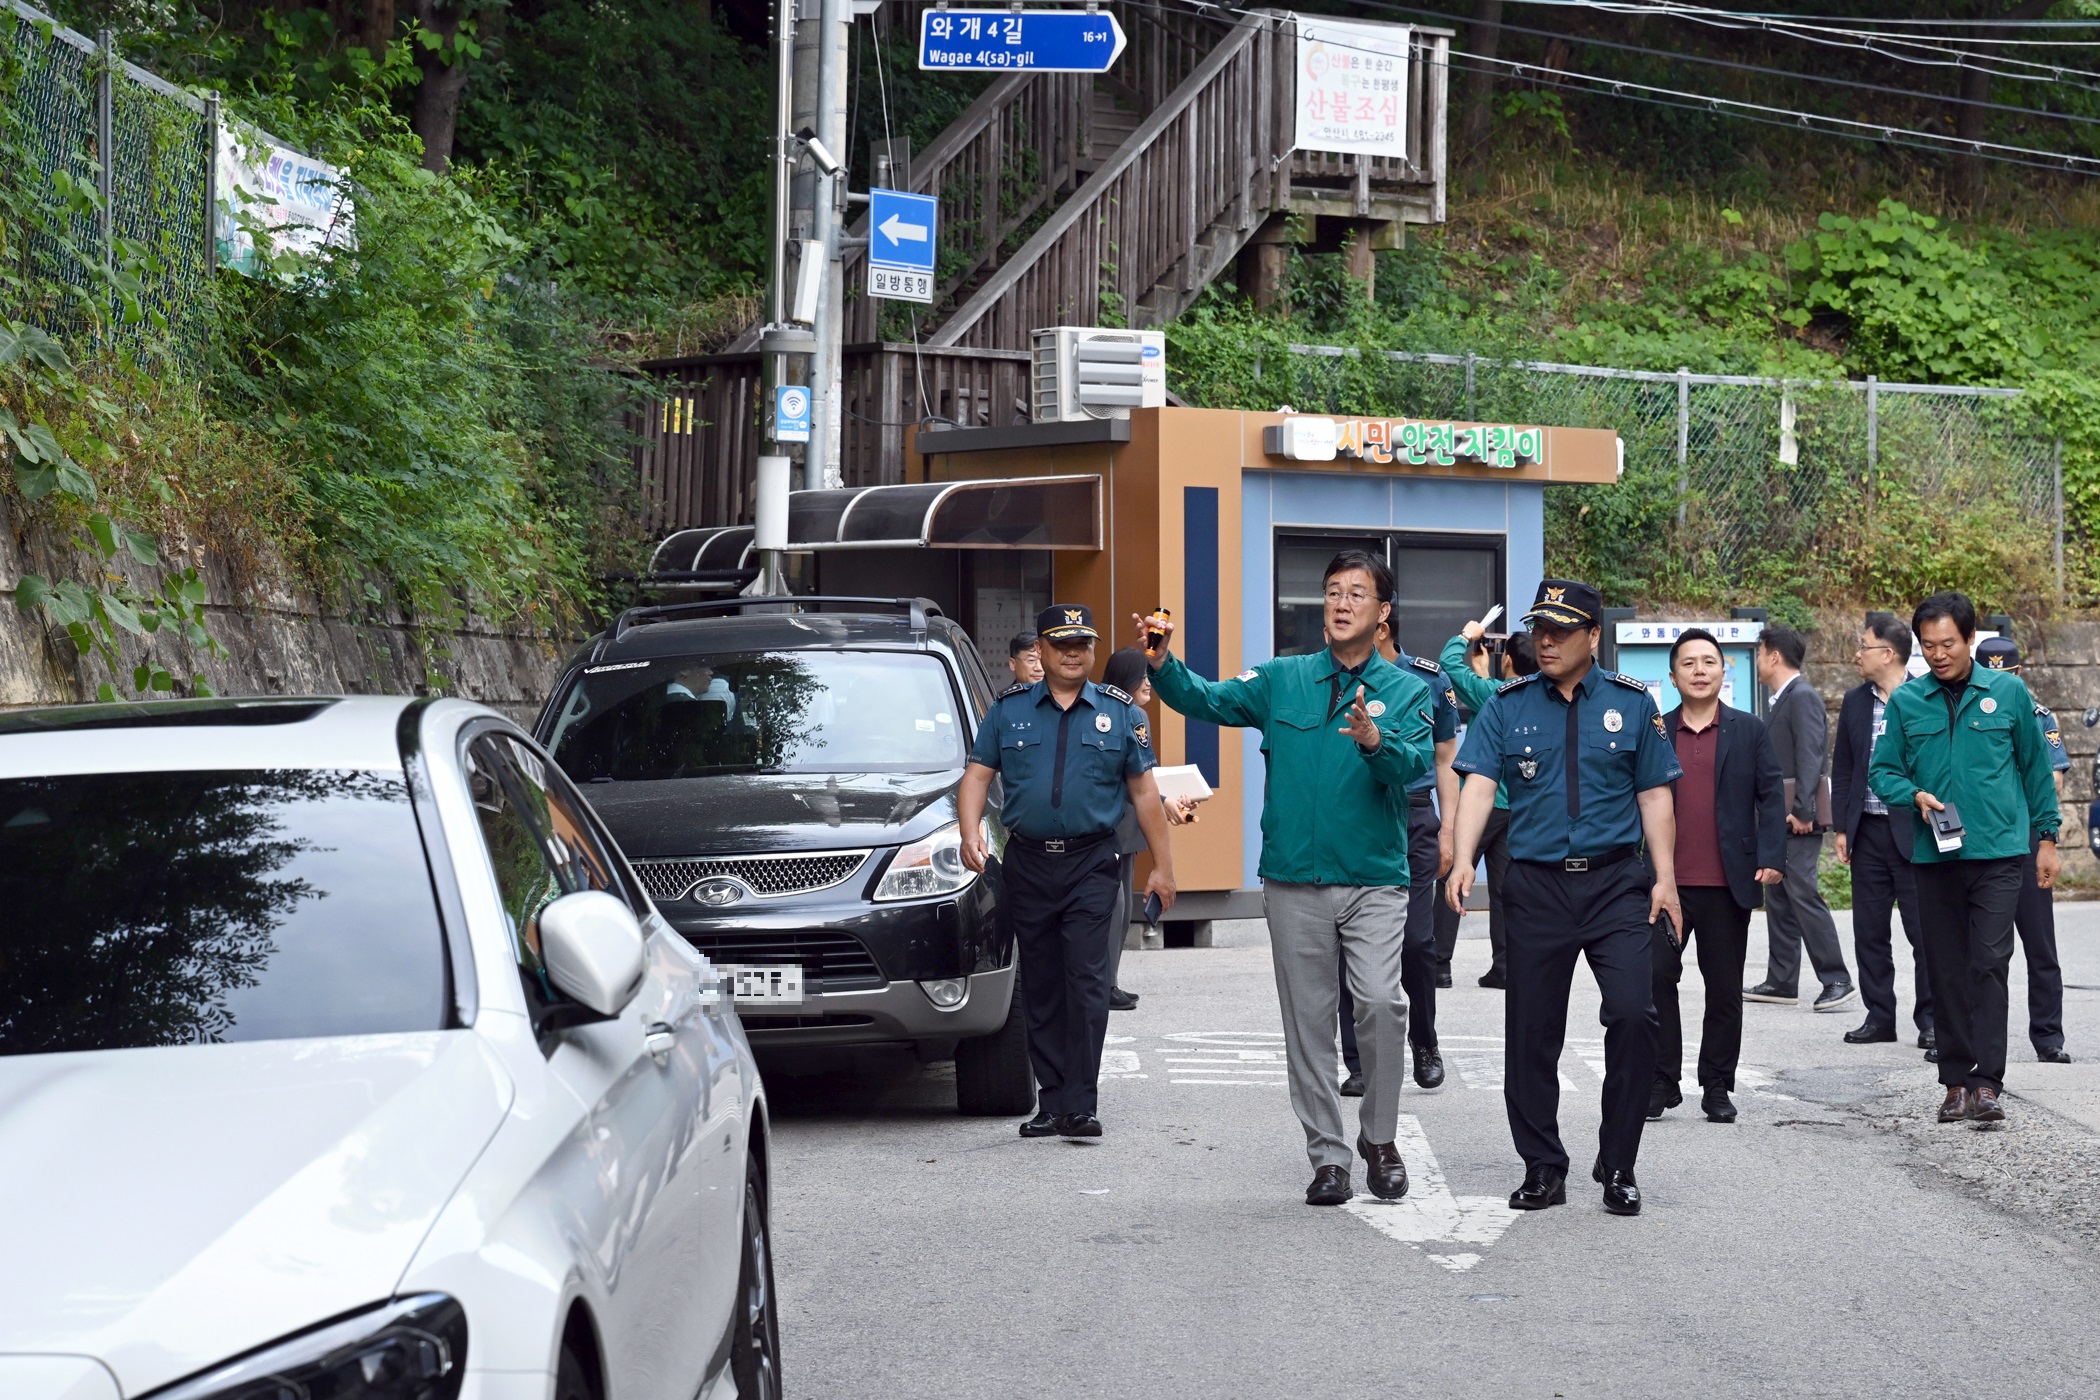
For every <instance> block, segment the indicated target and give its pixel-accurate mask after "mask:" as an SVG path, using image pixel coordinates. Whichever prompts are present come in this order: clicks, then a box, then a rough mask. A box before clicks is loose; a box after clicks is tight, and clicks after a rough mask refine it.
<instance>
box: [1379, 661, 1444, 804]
mask: <svg viewBox="0 0 2100 1400" xmlns="http://www.w3.org/2000/svg"><path fill="white" fill-rule="evenodd" d="M1394 650H1395V651H1396V652H1398V654H1399V657H1400V662H1399V664H1400V665H1402V666H1406V667H1408V668H1409V669H1411V670H1413V671H1414V672H1416V674H1418V675H1419V676H1420V677H1421V678H1422V679H1423V680H1424V681H1425V682H1427V683H1428V685H1429V694H1430V696H1431V698H1432V699H1433V700H1434V701H1435V702H1436V707H1435V708H1434V709H1433V710H1431V711H1430V719H1429V725H1430V730H1429V732H1430V742H1432V743H1436V744H1441V743H1443V742H1445V741H1446V740H1449V739H1455V738H1457V737H1458V729H1459V723H1458V691H1457V690H1456V689H1454V688H1453V687H1452V684H1451V678H1450V677H1449V676H1447V675H1445V674H1444V668H1443V667H1441V666H1439V665H1437V664H1436V662H1434V661H1431V660H1430V659H1429V658H1428V657H1426V656H1409V655H1408V654H1407V653H1406V652H1404V651H1400V650H1399V648H1397V647H1396V648H1394ZM1407 790H1408V791H1409V792H1410V793H1416V792H1434V791H1436V764H1435V762H1434V761H1432V762H1431V763H1430V765H1429V771H1428V772H1427V773H1424V774H1423V775H1422V776H1421V777H1419V778H1417V779H1415V780H1414V781H1413V782H1411V783H1409V784H1408V785H1407Z"/></svg>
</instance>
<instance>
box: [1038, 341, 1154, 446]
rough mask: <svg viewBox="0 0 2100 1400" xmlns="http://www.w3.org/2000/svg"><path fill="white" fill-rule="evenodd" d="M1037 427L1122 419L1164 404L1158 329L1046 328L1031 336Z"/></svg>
mask: <svg viewBox="0 0 2100 1400" xmlns="http://www.w3.org/2000/svg"><path fill="white" fill-rule="evenodd" d="M1032 377H1033V381H1034V396H1033V411H1034V417H1035V421H1036V422H1038V423H1069V422H1073V421H1075V420H1078V419H1085V418H1128V417H1129V416H1130V410H1131V409H1133V408H1163V407H1165V406H1166V402H1167V338H1166V336H1165V335H1164V334H1162V333H1161V332H1159V331H1118V330H1101V329H1097V328H1095V327H1091V326H1050V327H1046V328H1045V329H1043V330H1039V331H1037V332H1036V333H1035V361H1034V365H1033V375H1032Z"/></svg>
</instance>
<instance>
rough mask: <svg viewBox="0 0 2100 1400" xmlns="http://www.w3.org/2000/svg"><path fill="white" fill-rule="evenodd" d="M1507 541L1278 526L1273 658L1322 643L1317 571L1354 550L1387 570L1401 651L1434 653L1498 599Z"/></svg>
mask: <svg viewBox="0 0 2100 1400" xmlns="http://www.w3.org/2000/svg"><path fill="white" fill-rule="evenodd" d="M1506 544H1507V542H1506V540H1505V539H1504V537H1503V536H1501V535H1486V534H1458V533H1451V534H1444V533H1439V532H1435V531H1427V530H1391V531H1377V532H1369V531H1350V532H1346V533H1344V532H1333V533H1329V532H1325V531H1304V530H1294V531H1282V530H1279V531H1278V532H1277V533H1276V655H1278V656H1297V655H1302V654H1304V653H1307V652H1314V651H1318V650H1319V649H1320V648H1321V647H1323V646H1325V645H1326V639H1325V637H1324V635H1323V631H1322V616H1323V603H1324V593H1323V590H1322V588H1321V578H1320V576H1321V575H1322V574H1323V573H1325V572H1326V570H1327V564H1328V561H1330V560H1332V559H1333V558H1334V556H1335V555H1336V554H1338V553H1340V552H1341V551H1342V550H1345V549H1360V550H1363V551H1364V552H1365V553H1366V554H1369V555H1370V556H1371V557H1372V558H1374V559H1381V560H1383V561H1384V562H1385V566H1386V567H1387V568H1388V569H1391V570H1392V572H1393V585H1394V598H1393V623H1394V630H1395V631H1396V633H1397V634H1398V636H1399V638H1400V646H1401V648H1402V649H1403V650H1405V651H1407V652H1409V653H1411V654H1413V655H1416V656H1430V657H1434V656H1435V655H1436V654H1437V652H1438V651H1439V650H1440V649H1442V647H1443V645H1444V643H1445V642H1446V641H1448V640H1450V638H1451V636H1452V635H1453V634H1454V633H1456V632H1457V631H1458V629H1459V628H1460V627H1462V626H1464V625H1465V624H1466V623H1467V622H1468V621H1470V620H1471V619H1473V618H1476V617H1482V616H1485V615H1486V613H1487V610H1488V609H1489V608H1492V607H1494V606H1495V605H1496V604H1497V603H1503V602H1505V599H1504V597H1503V593H1504V582H1503V581H1504V579H1505V578H1507V576H1508V575H1507V572H1506V568H1505V553H1504V552H1505V548H1506ZM1502 625H1503V624H1499V623H1498V627H1500V626H1502Z"/></svg>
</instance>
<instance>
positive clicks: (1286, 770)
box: [1133, 550, 1433, 1206]
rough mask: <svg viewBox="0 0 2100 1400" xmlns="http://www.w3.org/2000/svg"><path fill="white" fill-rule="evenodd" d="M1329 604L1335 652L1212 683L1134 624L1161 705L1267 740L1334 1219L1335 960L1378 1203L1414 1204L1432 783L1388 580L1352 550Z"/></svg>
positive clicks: (1284, 920) (1285, 992)
mask: <svg viewBox="0 0 2100 1400" xmlns="http://www.w3.org/2000/svg"><path fill="white" fill-rule="evenodd" d="M1324 590H1325V595H1326V602H1325V607H1326V623H1327V640H1328V645H1327V647H1326V649H1324V650H1322V651H1320V652H1318V653H1316V654H1314V655H1311V656H1280V657H1277V658H1276V659H1274V660H1272V661H1266V662H1263V663H1262V664H1261V665H1260V666H1257V667H1255V668H1254V669H1253V670H1251V671H1243V672H1241V673H1240V674H1239V675H1238V676H1236V677H1234V678H1233V679H1231V680H1223V681H1210V680H1205V679H1204V678H1203V677H1201V676H1198V675H1196V674H1195V673H1194V672H1193V671H1191V670H1189V669H1188V667H1186V666H1184V665H1182V664H1181V662H1180V661H1179V660H1177V659H1176V658H1174V657H1172V656H1170V655H1168V654H1167V641H1168V639H1169V638H1170V637H1171V635H1172V630H1171V624H1168V623H1165V622H1164V621H1163V620H1162V621H1147V620H1145V619H1133V620H1134V621H1136V623H1137V627H1138V644H1139V645H1140V646H1142V647H1144V648H1145V656H1146V660H1147V661H1148V662H1149V663H1150V665H1151V666H1152V667H1153V668H1154V670H1153V674H1152V688H1153V692H1154V693H1155V694H1157V695H1158V696H1159V698H1160V700H1161V701H1162V702H1163V703H1164V704H1166V705H1167V706H1168V707H1169V708H1171V709H1174V710H1176V711H1179V712H1180V713H1182V714H1184V715H1187V716H1188V717H1189V718H1191V719H1197V720H1204V721H1207V722H1209V723H1211V724H1227V725H1239V726H1243V727H1247V728H1253V729H1259V730H1260V731H1261V735H1262V745H1261V748H1262V753H1263V755H1264V757H1265V758H1266V759H1267V762H1268V789H1267V793H1268V795H1267V798H1266V800H1265V801H1264V803H1263V806H1262V814H1261V878H1262V887H1263V890H1264V892H1265V895H1266V903H1267V913H1268V921H1269V952H1270V956H1271V957H1272V959H1273V960H1274V962H1275V966H1276V995H1277V999H1278V1001H1280V1002H1281V1003H1282V1007H1283V1045H1284V1059H1285V1061H1286V1063H1287V1065H1288V1067H1289V1077H1290V1091H1291V1107H1292V1108H1294V1109H1296V1110H1297V1113H1298V1121H1299V1122H1300V1123H1302V1124H1303V1125H1304V1127H1305V1145H1306V1155H1307V1156H1308V1157H1310V1158H1311V1159H1312V1165H1313V1180H1312V1185H1311V1186H1310V1187H1308V1188H1307V1189H1306V1193H1305V1201H1306V1204H1307V1205H1316V1206H1338V1205H1340V1204H1342V1203H1343V1202H1344V1201H1347V1200H1348V1199H1349V1197H1350V1194H1351V1191H1350V1185H1349V1163H1350V1154H1349V1146H1348V1140H1347V1139H1346V1138H1345V1137H1343V1135H1342V1133H1343V1129H1342V1110H1341V1096H1340V1094H1339V1093H1338V1092H1337V1089H1336V1085H1335V1073H1334V1068H1335V1065H1334V1061H1335V1032H1334V1027H1335V1008H1336V1004H1337V1002H1338V1001H1339V999H1340V994H1341V988H1340V987H1339V986H1338V985H1337V980H1336V978H1335V967H1336V965H1337V960H1339V962H1340V964H1341V965H1342V966H1344V967H1345V969H1346V971H1347V973H1348V981H1349V994H1350V996H1351V997H1353V998H1354V999H1355V1002H1356V1043H1357V1047H1358V1050H1359V1051H1360V1053H1361V1054H1362V1056H1363V1065H1364V1097H1363V1102H1362V1104H1361V1106H1360V1108H1359V1111H1358V1125H1359V1130H1358V1132H1357V1135H1356V1150H1357V1152H1358V1153H1360V1154H1361V1155H1362V1156H1363V1159H1364V1165H1365V1175H1366V1179H1367V1184H1368V1185H1369V1186H1370V1188H1371V1193H1372V1194H1373V1195H1375V1196H1379V1197H1381V1198H1383V1199H1386V1200H1392V1199H1395V1198H1397V1197H1399V1196H1403V1195H1405V1194H1406V1193H1407V1166H1406V1164H1405V1163H1404V1162H1402V1161H1401V1159H1400V1153H1399V1150H1398V1149H1397V1148H1396V1147H1395V1146H1394V1144H1393V1139H1394V1137H1395V1136H1396V1133H1397V1120H1398V1117H1399V1112H1400V1080H1401V1077H1402V1076H1403V1075H1404V1074H1405V1073H1406V1070H1407V1064H1406V1059H1407V999H1406V997H1405V996H1404V995H1403V994H1402V993H1401V990H1400V947H1401V940H1402V934H1403V930H1404V927H1405V924H1406V921H1407V886H1408V879H1409V875H1408V862H1407V814H1408V806H1407V785H1408V784H1409V783H1411V782H1413V781H1414V780H1415V779H1416V778H1419V777H1421V776H1422V774H1424V773H1426V772H1428V771H1429V765H1430V754H1431V750H1432V739H1431V728H1430V726H1431V707H1432V704H1433V701H1432V698H1431V695H1430V690H1429V686H1428V683H1427V682H1425V681H1424V680H1423V679H1422V678H1421V673H1420V672H1417V671H1413V670H1405V669H1402V668H1401V667H1398V666H1395V665H1394V664H1393V663H1392V662H1390V661H1387V660H1386V659H1385V658H1384V657H1382V656H1380V655H1378V654H1377V652H1376V650H1375V649H1374V648H1373V646H1372V637H1373V635H1374V634H1375V633H1376V632H1377V630H1378V624H1379V623H1380V622H1381V621H1382V620H1384V618H1385V617H1386V616H1387V615H1389V614H1390V612H1391V611H1392V596H1393V585H1392V576H1391V575H1390V574H1388V573H1387V572H1386V568H1385V565H1384V564H1382V563H1380V562H1379V561H1378V560H1375V559H1373V558H1372V557H1371V556H1370V555H1368V554H1365V553H1363V552H1362V551H1360V550H1345V551H1344V552H1342V553H1340V554H1337V555H1336V556H1335V557H1334V560H1333V562H1331V563H1330V564H1328V566H1327V574H1326V578H1325V581H1324ZM1148 633H1150V634H1151V636H1148ZM1153 637H1156V638H1157V640H1156V641H1155V640H1153Z"/></svg>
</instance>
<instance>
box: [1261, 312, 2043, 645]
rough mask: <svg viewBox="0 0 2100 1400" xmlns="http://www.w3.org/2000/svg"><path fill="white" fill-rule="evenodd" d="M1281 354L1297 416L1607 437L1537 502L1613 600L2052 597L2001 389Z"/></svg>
mask: <svg viewBox="0 0 2100 1400" xmlns="http://www.w3.org/2000/svg"><path fill="white" fill-rule="evenodd" d="M1291 348H1292V350H1293V351H1294V354H1293V355H1292V364H1291V367H1290V372H1289V378H1290V391H1291V394H1292V397H1291V400H1290V402H1291V404H1292V406H1293V407H1294V408H1296V409H1298V410H1299V411H1301V412H1306V411H1310V412H1325V413H1371V412H1383V413H1404V414H1407V415H1409V416H1417V417H1436V418H1452V419H1458V420H1462V421H1471V422H1483V421H1486V422H1514V423H1550V424H1562V425H1566V426H1570V427H1597V428H1611V429H1614V430H1615V431H1616V432H1617V433H1618V434H1619V436H1620V438H1621V440H1622V441H1623V442H1624V444H1625V462H1624V470H1623V475H1622V476H1621V479H1620V482H1619V484H1618V485H1617V486H1614V487H1603V488H1575V489H1572V490H1569V491H1565V492H1561V491H1556V492H1549V493H1548V510H1549V512H1550V515H1549V522H1548V523H1549V530H1548V552H1549V554H1550V555H1552V556H1554V558H1553V559H1552V560H1551V561H1550V562H1551V563H1552V564H1553V565H1554V566H1555V567H1560V568H1565V569H1567V570H1569V571H1571V572H1574V573H1576V574H1577V575H1578V576H1583V575H1588V576H1598V577H1601V578H1603V579H1605V580H1606V581H1607V582H1608V583H1609V584H1610V585H1611V586H1613V588H1614V590H1615V591H1616V592H1618V593H1619V594H1620V595H1621V596H1630V597H1633V598H1635V599H1637V600H1640V601H1649V600H1655V601H1665V600H1667V601H1687V602H1690V601H1707V600H1718V599H1722V598H1727V597H1735V598H1744V597H1762V596H1767V595H1771V594H1774V593H1791V594H1793V595H1795V596H1797V597H1800V598H1802V599H1803V600H1804V601H1807V602H1810V603H1814V602H1818V601H1832V602H1836V601H1853V600H1855V599H1857V598H1859V597H1862V596H1875V597H1895V596H1905V595H1907V594H1909V593H1912V592H1915V591H1917V590H1918V589H1919V588H1923V587H1933V586H1967V587H1972V588H1984V585H1985V584H1987V583H1992V582H1993V581H1994V580H1996V581H1998V582H1997V583H1996V584H1995V585H1994V586H1992V587H1990V588H1984V591H1986V592H1988V593H1989V595H1990V596H1993V597H1998V598H2013V599H2017V600H2018V601H2020V602H2022V603H2036V604H2045V603H2046V602H2047V601H2049V600H2050V599H2051V597H2052V596H2053V597H2054V599H2056V600H2061V598H2062V596H2063V592H2064V547H2065V541H2064V514H2063V489H2062V476H2061V450H2060V447H2059V444H2058V443H2057V442H2056V440H2055V439H2054V438H2053V437H2052V436H2050V435H2049V434H2047V433H2046V432H2044V431H2041V430H2039V429H2038V427H2037V426H2036V425H2035V424H2034V423H2032V422H2031V421H2030V420H2029V419H2028V418H2027V417H2026V416H2025V414H2024V413H2023V412H2022V407H2021V404H2020V398H2021V394H2020V391H2019V390H2018V389H2006V388H1967V387H1960V386H1949V385H1922V384H1883V383H1880V382H1878V381H1877V380H1874V379H1871V378H1869V379H1866V380H1851V381H1837V382H1805V381H1781V380H1776V379H1762V378H1755V377H1750V376H1736V375H1706V374H1692V373H1689V372H1686V371H1679V372H1677V373H1674V374H1669V373H1655V372H1652V371H1638V370H1621V369H1606V368H1601V367H1598V366H1593V365H1564V364H1551V363H1543V362H1535V361H1496V360H1489V359H1485V358H1482V357H1479V356H1473V355H1428V354H1415V353H1410V352H1405V351H1383V352H1373V353H1369V354H1367V353H1365V352H1363V351H1361V350H1357V349H1350V348H1343V347H1338V346H1332V345H1294V346H1292V347H1291Z"/></svg>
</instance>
